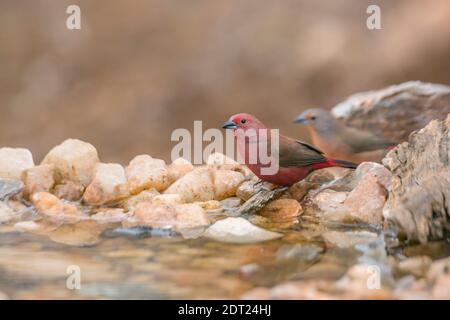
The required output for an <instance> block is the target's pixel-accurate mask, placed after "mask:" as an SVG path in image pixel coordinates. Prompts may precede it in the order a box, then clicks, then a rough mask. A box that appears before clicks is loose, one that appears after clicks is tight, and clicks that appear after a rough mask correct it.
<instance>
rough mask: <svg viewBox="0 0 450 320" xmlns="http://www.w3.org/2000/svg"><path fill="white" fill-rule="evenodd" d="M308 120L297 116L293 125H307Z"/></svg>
mask: <svg viewBox="0 0 450 320" xmlns="http://www.w3.org/2000/svg"><path fill="white" fill-rule="evenodd" d="M307 122H308V119H306V118H305V117H303V116H298V117H297V118H295V119H294V123H307Z"/></svg>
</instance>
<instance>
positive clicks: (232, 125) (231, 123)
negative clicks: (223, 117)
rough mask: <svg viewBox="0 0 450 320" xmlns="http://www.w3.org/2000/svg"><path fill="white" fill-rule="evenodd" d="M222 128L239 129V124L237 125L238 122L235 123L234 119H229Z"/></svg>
mask: <svg viewBox="0 0 450 320" xmlns="http://www.w3.org/2000/svg"><path fill="white" fill-rule="evenodd" d="M222 128H224V129H237V125H236V123H234V121H233V120H228V121H227V122H225V123H224V124H223V126H222Z"/></svg>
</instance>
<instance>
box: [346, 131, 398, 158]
mask: <svg viewBox="0 0 450 320" xmlns="http://www.w3.org/2000/svg"><path fill="white" fill-rule="evenodd" d="M340 138H341V139H342V141H343V142H344V143H346V144H347V145H348V146H349V147H350V148H351V150H352V152H354V153H360V152H366V151H374V150H380V149H386V148H388V147H391V146H395V145H396V143H393V142H392V141H388V140H386V139H384V138H382V137H377V136H376V135H374V134H372V133H370V132H366V131H362V130H358V129H355V128H349V127H347V128H345V129H344V130H342V132H341V134H340Z"/></svg>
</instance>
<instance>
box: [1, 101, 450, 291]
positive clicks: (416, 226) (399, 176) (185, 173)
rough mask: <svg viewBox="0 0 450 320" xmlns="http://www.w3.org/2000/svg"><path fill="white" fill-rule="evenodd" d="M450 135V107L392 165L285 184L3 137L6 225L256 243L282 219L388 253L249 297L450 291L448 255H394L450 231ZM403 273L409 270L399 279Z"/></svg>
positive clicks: (231, 169)
mask: <svg viewBox="0 0 450 320" xmlns="http://www.w3.org/2000/svg"><path fill="white" fill-rule="evenodd" d="M389 97H391V96H389ZM377 103H379V102H377ZM449 105H450V104H449ZM389 110H391V109H389ZM358 112H359V111H358ZM449 139H450V115H449V116H447V118H446V119H445V120H441V121H439V120H433V121H431V122H430V123H429V124H428V125H427V126H426V127H425V128H423V129H421V130H419V131H415V132H414V133H413V134H412V135H411V136H410V137H409V139H408V141H407V142H404V143H402V144H400V145H399V146H398V147H397V148H396V149H394V150H392V151H390V152H389V154H388V155H387V156H386V157H385V158H384V160H383V165H382V164H378V163H372V162H364V163H361V164H360V165H359V166H358V168H357V169H356V170H351V169H345V168H327V169H322V170H318V171H315V172H314V173H312V174H311V175H309V176H308V177H307V178H306V179H305V180H303V181H300V182H298V183H296V184H295V185H293V186H291V187H290V188H289V189H287V190H282V191H280V190H278V189H274V187H275V186H273V185H270V184H268V183H263V184H259V185H256V184H255V183H256V181H257V179H256V176H254V175H253V174H252V173H251V172H250V171H249V170H248V168H246V167H245V166H243V165H241V164H239V163H237V162H235V161H234V160H232V159H229V158H227V157H226V156H224V155H222V154H219V153H215V154H212V155H211V156H210V157H209V158H208V161H207V163H206V164H205V165H203V166H193V165H192V164H191V163H190V162H188V161H186V160H184V159H181V158H180V159H177V160H175V161H173V162H172V163H170V164H166V163H165V162H164V161H163V160H161V159H156V158H153V157H152V156H150V155H138V156H136V157H135V158H133V159H132V160H131V161H130V162H129V164H128V165H127V166H125V167H124V166H122V165H121V164H117V163H102V162H101V161H100V159H99V156H98V153H97V150H96V149H95V147H94V146H92V145H91V144H89V143H87V142H84V141H81V140H77V139H68V140H66V141H64V142H62V143H61V144H60V145H58V146H56V147H54V148H53V149H52V150H50V151H49V153H48V154H47V155H46V156H45V158H44V159H43V160H42V162H41V163H40V164H38V165H35V163H34V161H33V156H32V154H31V152H30V151H29V150H26V149H20V148H16V149H14V148H1V149H0V224H3V225H8V226H11V227H12V228H13V229H14V230H19V231H21V232H31V233H34V234H42V235H47V236H49V237H50V238H51V239H52V240H53V241H56V242H60V243H64V244H68V245H75V246H82V245H90V244H94V243H96V241H98V238H99V237H100V236H101V234H102V233H103V232H105V231H106V230H109V229H115V230H120V232H127V231H126V230H141V229H142V228H144V229H142V230H147V229H161V230H166V231H170V232H174V233H177V234H180V235H181V236H182V237H184V238H188V239H193V238H202V237H204V238H208V239H213V240H216V241H219V242H225V243H234V244H250V243H258V242H261V241H268V240H274V239H280V238H283V239H284V238H286V237H287V235H284V234H283V233H281V232H279V230H278V229H280V228H281V229H282V227H280V226H283V225H289V226H290V227H292V226H294V225H295V226H298V227H299V228H303V229H306V230H311V232H313V233H314V234H316V235H317V234H318V235H320V237H321V239H325V241H326V243H328V246H331V247H333V248H345V247H348V246H356V245H368V244H372V246H373V244H375V248H370V250H369V249H367V248H366V250H365V251H364V254H366V255H367V254H369V255H371V254H374V252H377V253H376V254H377V257H376V258H373V259H366V260H362V261H361V262H360V263H358V264H356V265H354V266H352V267H351V268H349V269H348V270H347V272H346V273H345V274H344V275H343V276H342V277H341V279H340V280H339V281H337V282H335V281H327V280H321V281H317V280H310V281H297V282H295V281H293V282H288V283H285V284H278V285H276V286H273V287H271V288H268V287H258V288H254V289H252V290H250V291H249V292H247V293H246V294H244V295H243V296H242V298H250V299H259V298H264V299H266V298H267V299H269V298H270V299H289V298H293V299H308V298H314V299H318V298H336V297H340V298H365V299H374V298H400V299H403V298H417V297H419V298H438V299H439V298H450V292H449V289H448V288H450V275H449V273H448V270H449V267H450V260H449V258H448V257H447V258H444V259H440V260H439V259H438V260H435V261H432V260H431V259H430V258H428V257H427V256H415V257H411V258H407V259H405V258H404V257H403V258H402V257H401V256H398V255H397V256H395V255H389V254H388V252H393V251H395V250H397V249H398V248H403V247H404V246H405V245H409V244H413V243H418V242H420V243H423V244H425V243H427V242H428V241H430V240H445V239H447V237H448V234H449V232H450V226H449V221H450V216H449V208H450V188H449V186H450V168H449V159H450V148H449V147H448V146H449ZM274 225H276V226H277V228H278V229H277V228H273V226H274ZM75 226H76V227H75ZM140 228H141V229H140ZM67 229H70V230H71V231H70V232H69V234H70V236H67ZM342 229H344V231H342ZM62 230H63V231H62ZM64 230H66V231H64ZM74 230H76V232H75V231H74ZM336 230H337V231H336ZM405 241H406V242H405ZM386 249H387V250H386ZM305 250H306V249H305V248H302V249H301V250H300V251H299V252H300V253H298V252H297V251H295V252H294V253H290V254H301V255H304V254H307V256H306V257H309V255H311V257H315V256H316V255H317V254H320V252H321V251H322V250H323V249H321V248H319V249H317V248H314V246H312V247H308V248H307V250H306V251H305ZM308 250H309V251H308ZM377 250H378V251H377ZM380 252H381V253H380ZM302 257H303V256H302ZM306 259H309V258H306ZM311 259H312V258H311ZM311 261H312V260H311ZM373 265H375V266H378V267H379V268H381V269H383V268H387V270H388V271H387V273H386V276H385V277H384V278H383V279H384V281H385V283H382V286H381V288H379V289H378V290H375V291H373V290H368V288H367V274H366V271H367V266H373ZM395 275H397V276H398V275H403V277H402V278H401V281H402V282H401V283H399V282H398V281H396V282H395V283H396V285H395V286H393V285H392V283H390V282H392V281H394V280H393V279H394V276H395ZM393 288H394V289H393Z"/></svg>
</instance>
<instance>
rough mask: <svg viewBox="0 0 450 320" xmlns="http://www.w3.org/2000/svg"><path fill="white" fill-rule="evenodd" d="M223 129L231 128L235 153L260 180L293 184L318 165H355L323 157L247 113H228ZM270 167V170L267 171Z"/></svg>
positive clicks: (310, 147) (353, 166)
mask: <svg viewBox="0 0 450 320" xmlns="http://www.w3.org/2000/svg"><path fill="white" fill-rule="evenodd" d="M223 128H224V129H232V130H233V131H234V136H235V138H236V142H237V149H238V152H239V154H240V155H241V157H242V158H243V160H244V163H245V164H246V165H247V166H248V168H249V169H250V170H251V171H252V172H253V173H254V174H255V175H256V176H258V177H259V178H260V179H261V180H263V181H267V182H270V183H273V184H276V185H279V186H290V185H293V184H294V183H296V182H298V181H300V180H302V179H304V178H305V177H306V176H308V174H309V173H311V172H312V171H314V170H318V169H322V168H328V167H344V168H356V165H355V164H354V163H351V162H347V161H342V160H335V159H331V158H327V157H325V156H324V154H323V152H322V151H320V150H319V149H317V148H315V147H313V146H311V145H309V144H307V143H305V142H302V141H299V140H296V139H292V138H289V137H286V136H283V135H281V134H280V135H279V136H277V135H276V131H275V130H273V129H268V128H267V127H266V126H265V125H264V124H263V123H262V122H261V121H259V120H258V119H257V118H255V117H254V116H252V115H250V114H247V113H239V114H236V115H234V116H232V117H231V118H230V120H228V121H227V122H225V124H224V125H223ZM273 139H277V140H273ZM261 151H262V152H261ZM269 151H270V152H269ZM260 153H261V154H260ZM274 167H275V168H276V170H275V171H274V172H270V173H267V171H271V170H270V168H274Z"/></svg>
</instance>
